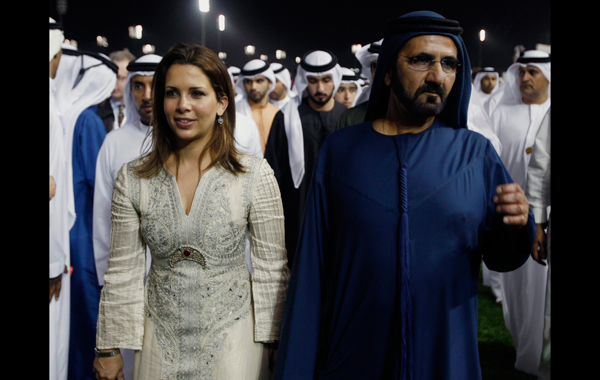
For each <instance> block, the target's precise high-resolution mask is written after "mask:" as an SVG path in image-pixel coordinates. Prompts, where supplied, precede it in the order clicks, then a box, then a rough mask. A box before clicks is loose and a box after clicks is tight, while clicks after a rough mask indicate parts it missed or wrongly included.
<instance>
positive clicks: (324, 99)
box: [308, 91, 333, 106]
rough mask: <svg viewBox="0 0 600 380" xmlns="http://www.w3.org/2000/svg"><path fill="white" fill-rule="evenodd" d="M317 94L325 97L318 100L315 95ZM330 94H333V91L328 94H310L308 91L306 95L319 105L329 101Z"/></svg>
mask: <svg viewBox="0 0 600 380" xmlns="http://www.w3.org/2000/svg"><path fill="white" fill-rule="evenodd" d="M317 95H325V97H324V98H323V100H320V99H318V98H317V97H316V96H317ZM332 96H333V91H331V94H329V96H328V95H327V94H325V93H322V92H316V93H315V94H314V95H311V93H310V92H308V97H309V98H311V99H312V101H313V102H315V103H317V104H318V105H320V106H322V105H325V104H327V102H328V101H329V99H331V97H332Z"/></svg>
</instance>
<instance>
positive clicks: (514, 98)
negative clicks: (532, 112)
mask: <svg viewBox="0 0 600 380" xmlns="http://www.w3.org/2000/svg"><path fill="white" fill-rule="evenodd" d="M549 57H550V55H549V54H548V53H546V52H543V51H539V50H527V51H525V52H523V55H522V56H521V57H520V58H519V59H518V60H517V62H515V63H513V64H512V65H510V67H509V68H508V70H506V77H507V80H506V84H504V86H506V88H505V89H504V91H503V95H502V98H501V99H500V101H499V103H498V104H500V103H521V102H522V100H521V99H522V95H521V90H520V89H519V68H520V67H523V68H525V67H527V66H535V67H537V68H538V69H539V70H540V71H541V72H542V74H544V77H546V79H547V80H548V82H549V83H551V80H550V62H529V61H530V60H536V59H548V58H549ZM550 87H551V85H550V84H548V98H550Z"/></svg>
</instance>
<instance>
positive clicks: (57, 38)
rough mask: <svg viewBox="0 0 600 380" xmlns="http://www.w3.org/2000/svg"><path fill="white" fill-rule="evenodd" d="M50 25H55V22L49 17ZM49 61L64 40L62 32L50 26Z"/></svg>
mask: <svg viewBox="0 0 600 380" xmlns="http://www.w3.org/2000/svg"><path fill="white" fill-rule="evenodd" d="M50 24H56V21H54V19H53V18H52V17H50ZM50 27H51V29H50V61H52V58H54V56H55V55H56V53H58V52H59V51H60V49H61V45H62V43H63V41H64V40H65V35H64V33H63V31H62V30H60V29H57V28H54V27H52V25H50Z"/></svg>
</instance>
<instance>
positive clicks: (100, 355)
mask: <svg viewBox="0 0 600 380" xmlns="http://www.w3.org/2000/svg"><path fill="white" fill-rule="evenodd" d="M94 351H96V357H97V358H109V357H111V356H115V355H118V354H120V353H121V350H119V349H118V348H116V349H114V350H112V351H109V352H100V350H99V349H97V348H94Z"/></svg>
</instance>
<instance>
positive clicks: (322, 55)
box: [294, 50, 342, 105]
mask: <svg viewBox="0 0 600 380" xmlns="http://www.w3.org/2000/svg"><path fill="white" fill-rule="evenodd" d="M332 65H333V67H330V66H332ZM319 67H323V68H324V69H323V71H321V70H320V69H319ZM329 74H331V75H332V77H333V93H332V97H333V95H334V94H335V92H336V91H337V90H338V87H340V83H341V81H342V68H341V67H340V65H339V64H338V63H337V57H336V56H335V55H333V54H332V53H330V52H328V51H324V50H313V51H310V52H308V53H306V54H305V55H304V57H303V58H302V61H301V62H300V64H299V65H298V69H297V70H296V79H295V80H294V90H295V91H296V93H297V94H298V95H299V96H298V99H297V101H296V103H297V104H298V105H300V103H301V102H302V98H304V97H306V96H308V92H307V91H305V90H306V87H308V79H307V77H308V76H309V75H312V76H315V77H322V76H325V75H329Z"/></svg>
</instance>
